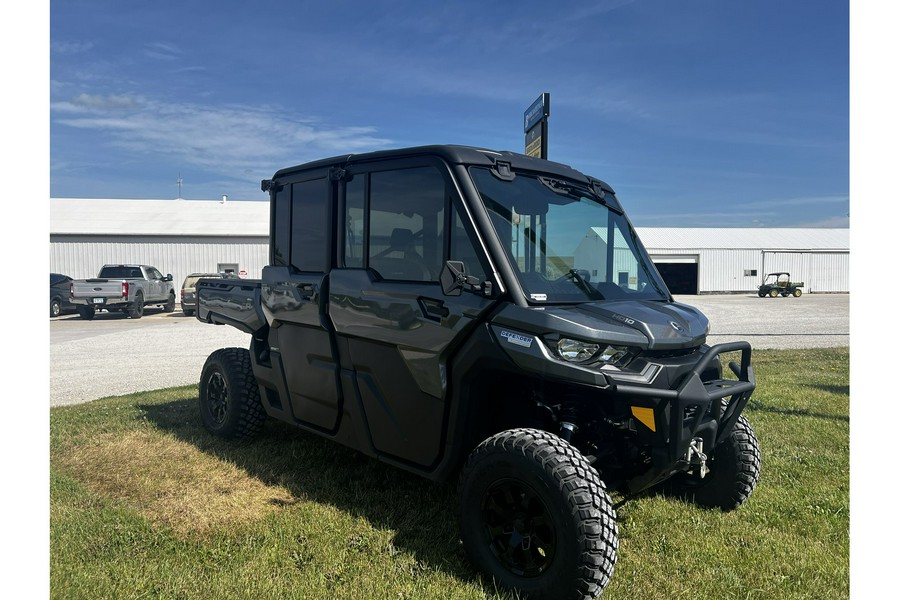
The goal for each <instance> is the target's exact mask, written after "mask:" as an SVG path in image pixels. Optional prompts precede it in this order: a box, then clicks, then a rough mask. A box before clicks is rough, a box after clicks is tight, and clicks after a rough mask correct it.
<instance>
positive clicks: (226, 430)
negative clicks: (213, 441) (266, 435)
mask: <svg viewBox="0 0 900 600" xmlns="http://www.w3.org/2000/svg"><path fill="white" fill-rule="evenodd" d="M200 417H201V419H202V420H203V426H204V427H205V428H206V430H207V431H209V432H210V433H212V434H214V435H217V436H220V437H223V438H228V439H236V440H249V439H252V438H253V437H254V436H255V435H256V434H257V433H259V431H260V429H262V426H263V422H264V421H265V417H266V413H265V410H264V409H263V405H262V402H261V401H260V399H259V387H258V386H257V383H256V377H254V376H253V369H252V367H251V366H250V352H249V351H247V350H245V349H244V348H222V349H221V350H216V351H215V352H213V353H212V354H210V355H209V358H207V359H206V364H204V365H203V371H202V372H201V374H200Z"/></svg>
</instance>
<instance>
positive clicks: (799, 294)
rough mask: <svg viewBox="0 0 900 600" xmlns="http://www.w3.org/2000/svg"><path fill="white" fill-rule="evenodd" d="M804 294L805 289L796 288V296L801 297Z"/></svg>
mask: <svg viewBox="0 0 900 600" xmlns="http://www.w3.org/2000/svg"><path fill="white" fill-rule="evenodd" d="M802 295H803V290H801V289H800V288H797V289H796V290H794V298H799V297H800V296H802Z"/></svg>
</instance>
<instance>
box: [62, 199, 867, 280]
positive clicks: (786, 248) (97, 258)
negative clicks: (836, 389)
mask: <svg viewBox="0 0 900 600" xmlns="http://www.w3.org/2000/svg"><path fill="white" fill-rule="evenodd" d="M591 231H594V230H593V228H591V229H590V230H589V232H588V234H587V236H590V235H591ZM638 233H639V235H640V237H641V240H642V241H643V243H644V246H646V248H647V250H648V252H649V253H650V257H651V259H652V260H653V262H654V263H655V264H656V266H657V269H659V271H660V273H661V274H662V275H663V277H664V278H665V279H666V283H667V284H668V285H669V287H670V289H671V290H672V292H673V293H676V294H696V293H700V294H704V293H739V292H751V291H753V290H755V289H756V287H757V286H758V285H759V283H760V282H761V280H762V278H763V276H764V275H765V274H766V273H771V272H776V271H788V272H790V273H791V275H792V279H794V280H800V281H803V282H804V283H805V284H806V286H805V290H804V291H806V292H849V290H850V281H849V262H850V261H849V256H850V246H849V237H850V231H849V229H811V228H809V229H807V228H727V229H715V228H674V227H638ZM595 234H597V232H595ZM597 235H599V234H597ZM268 239H269V203H268V202H248V201H234V200H226V199H224V198H223V200H209V201H208V200H203V201H199V200H110V199H102V200H100V199H76V198H51V199H50V271H51V272H55V273H64V274H66V275H70V276H72V277H75V278H86V277H94V276H96V275H97V271H98V270H99V269H100V267H101V266H102V265H104V264H108V263H140V264H149V265H153V266H155V267H156V268H157V269H159V270H160V271H161V272H163V273H171V274H172V276H173V278H174V280H175V284H176V287H177V286H179V285H180V284H181V281H183V280H184V278H185V277H186V276H187V275H188V274H190V273H195V272H220V271H232V272H234V273H238V274H240V275H241V276H243V277H248V278H258V277H260V276H261V273H262V268H263V267H264V266H265V265H266V264H267V262H268Z"/></svg>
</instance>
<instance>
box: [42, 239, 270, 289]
mask: <svg viewBox="0 0 900 600" xmlns="http://www.w3.org/2000/svg"><path fill="white" fill-rule="evenodd" d="M268 261H269V240H268V238H259V237H255V238H254V237H209V238H207V237H202V238H201V237H195V238H190V237H162V236H147V237H140V236H135V237H128V238H127V239H123V238H121V237H118V236H72V235H51V236H50V272H51V273H63V274H65V275H69V276H71V277H74V278H76V279H84V278H88V277H96V276H97V272H98V271H99V270H100V267H102V266H103V265H105V264H111V263H136V264H144V265H152V266H154V267H156V268H157V269H159V270H160V272H162V273H163V274H168V273H171V274H172V278H173V280H174V283H175V287H176V289H180V288H181V283H182V282H183V281H184V278H185V277H186V276H187V275H189V274H191V273H200V272H215V271H216V269H217V267H218V265H219V264H222V263H232V264H237V265H238V268H239V269H243V270H245V271H247V278H250V279H255V278H259V277H261V276H262V268H263V267H264V266H265V265H266V264H268Z"/></svg>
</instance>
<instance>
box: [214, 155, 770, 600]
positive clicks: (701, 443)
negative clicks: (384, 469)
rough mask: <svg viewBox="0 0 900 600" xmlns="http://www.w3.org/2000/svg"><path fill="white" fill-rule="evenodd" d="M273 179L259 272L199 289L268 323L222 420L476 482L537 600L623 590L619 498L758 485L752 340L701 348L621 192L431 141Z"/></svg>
mask: <svg viewBox="0 0 900 600" xmlns="http://www.w3.org/2000/svg"><path fill="white" fill-rule="evenodd" d="M263 189H264V190H265V191H267V192H269V194H270V198H271V249H270V257H269V258H270V261H269V262H270V264H269V266H267V267H266V268H265V269H264V270H263V273H262V279H261V280H240V281H227V280H222V281H201V282H200V283H199V284H198V288H197V289H198V295H199V304H198V314H197V317H198V318H199V319H201V320H203V321H207V322H212V323H225V324H230V325H234V326H236V327H239V328H241V329H242V330H244V331H247V332H248V333H250V334H251V336H252V341H251V344H250V348H249V351H244V350H238V349H225V350H220V351H218V352H217V353H214V354H213V355H212V356H211V357H210V359H209V360H208V361H207V365H206V367H205V368H204V371H203V373H202V376H201V381H200V409H201V414H202V416H203V419H204V423H205V425H206V427H207V428H208V429H209V430H210V431H212V432H214V433H217V434H220V435H224V436H226V437H237V438H246V437H251V436H253V435H255V434H256V433H257V432H258V431H259V429H260V427H261V423H262V420H263V417H265V416H271V417H275V418H277V419H281V420H284V421H287V422H290V423H293V424H295V425H297V426H298V427H301V428H303V429H305V430H308V431H311V432H315V433H317V434H319V435H322V436H325V437H329V438H332V439H334V440H335V441H337V442H339V443H342V444H345V445H347V446H350V447H353V448H355V449H357V450H359V451H361V452H363V453H365V454H368V455H370V456H372V457H376V458H378V459H379V460H383V461H385V462H388V463H391V464H393V465H396V466H398V467H400V468H403V469H406V470H409V471H413V472H416V473H419V474H421V475H423V476H425V477H428V478H430V479H434V480H439V481H442V480H447V479H451V478H457V477H458V478H459V486H460V488H459V503H460V530H461V535H462V539H463V542H464V546H465V548H466V550H467V552H468V555H469V557H470V558H471V560H472V562H473V563H474V564H475V565H476V566H477V567H479V568H481V569H483V570H485V571H486V572H488V573H490V574H492V575H494V576H495V577H496V578H497V579H498V581H500V582H501V583H502V584H503V585H506V586H509V587H512V588H515V589H518V590H521V591H523V592H525V593H527V594H529V595H531V596H532V597H552V598H564V597H579V598H580V597H585V596H587V597H591V596H595V595H598V594H599V593H600V592H601V591H602V589H603V588H604V587H605V585H606V583H607V582H608V580H609V577H610V576H611V575H612V571H613V565H614V564H615V561H616V557H617V545H618V541H617V540H618V537H617V536H618V530H617V526H616V523H615V511H614V510H613V507H612V502H611V500H610V496H609V495H608V490H611V491H614V492H615V493H617V494H621V495H622V496H623V497H625V498H627V497H629V496H631V495H634V494H637V493H640V492H643V491H645V490H648V489H663V490H665V491H669V492H671V493H674V494H678V495H685V496H689V497H691V498H693V499H695V500H696V501H697V502H699V503H701V504H704V505H707V506H714V507H718V508H721V509H724V510H729V509H733V508H736V507H737V506H739V505H740V504H742V503H743V502H744V501H745V500H746V499H747V498H748V497H749V495H750V493H751V492H752V490H753V488H754V487H755V485H756V480H757V477H758V472H759V451H758V444H757V442H756V438H755V436H754V434H753V431H752V429H751V428H750V425H749V423H747V421H746V420H745V419H744V418H743V417H742V416H741V411H742V410H743V408H744V406H745V405H746V403H747V401H748V399H749V398H750V394H751V393H752V392H753V389H754V387H755V381H754V377H753V370H752V367H751V361H750V346H749V344H747V343H746V342H738V343H732V344H725V345H719V346H714V347H709V346H707V345H706V336H707V334H708V332H709V323H708V321H707V319H706V317H704V316H703V314H701V313H700V312H699V311H698V310H696V309H695V308H692V307H690V306H687V305H685V304H680V303H677V302H675V301H674V300H673V298H672V296H671V294H670V293H669V291H668V289H667V288H666V285H665V283H664V282H663V280H662V278H661V277H660V276H659V273H658V272H657V271H656V269H655V267H654V266H653V264H652V262H651V261H650V259H649V257H648V255H647V253H646V250H645V249H644V247H643V246H642V244H641V242H640V240H639V239H638V236H637V234H636V232H635V230H634V228H633V227H632V225H631V223H630V222H629V220H628V218H627V217H626V215H625V212H624V211H623V209H622V206H621V204H620V203H619V201H618V199H617V197H616V195H615V192H614V191H613V189H612V188H611V187H610V186H609V185H608V184H606V183H604V182H603V181H600V180H598V179H595V178H593V177H589V176H586V175H584V174H582V173H580V172H578V171H576V170H574V169H572V168H570V167H567V166H565V165H562V164H558V163H553V162H549V161H546V160H541V159H536V158H531V157H527V156H524V155H521V154H516V153H510V152H495V151H491V150H484V149H478V148H469V147H459V146H428V147H419V148H410V149H403V150H391V151H384V152H376V153H371V154H364V155H347V156H341V157H336V158H332V159H327V160H322V161H317V162H313V163H309V164H305V165H300V166H297V167H292V168H289V169H283V170H281V171H278V172H277V173H276V174H275V176H274V177H273V178H272V179H271V180H266V181H264V182H263ZM724 353H730V354H733V355H734V357H735V361H734V362H731V363H730V365H729V370H730V371H731V372H732V374H731V375H730V376H729V377H727V378H726V377H725V376H724V375H723V370H722V367H721V361H720V356H721V355H723V354H724ZM248 371H252V375H253V378H252V379H253V383H252V384H250V385H247V384H246V383H245V382H246V380H247V378H246V377H244V376H243V375H241V373H245V372H248ZM578 532H581V533H580V534H579V533H578ZM585 532H589V533H587V534H585Z"/></svg>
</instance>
